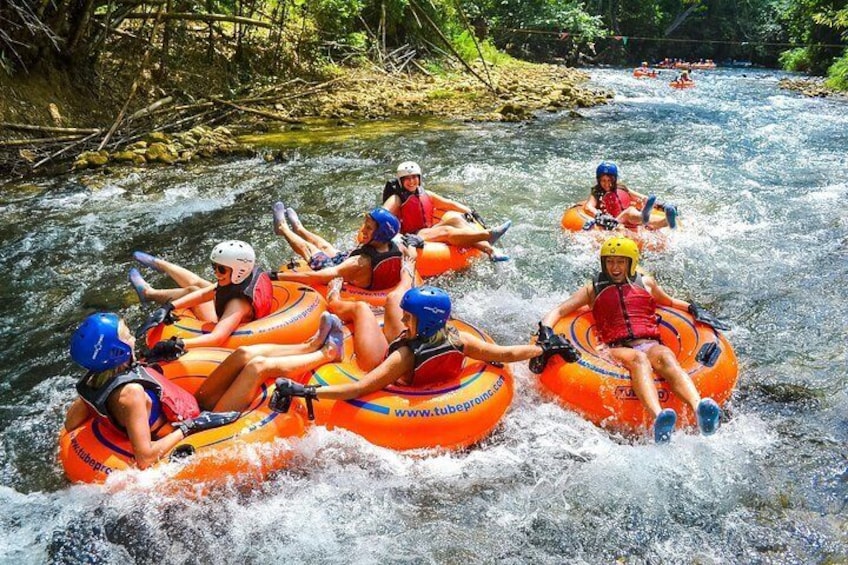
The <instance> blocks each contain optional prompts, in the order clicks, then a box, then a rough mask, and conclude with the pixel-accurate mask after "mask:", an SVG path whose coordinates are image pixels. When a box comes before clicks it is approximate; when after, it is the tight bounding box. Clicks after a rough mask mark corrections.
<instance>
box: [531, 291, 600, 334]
mask: <svg viewBox="0 0 848 565" xmlns="http://www.w3.org/2000/svg"><path fill="white" fill-rule="evenodd" d="M592 293H593V292H592V285H591V283H590V284H587V285H585V286H583V287H582V288H581V289H580V290H578V291H577V292H575V293H574V294H572V295H571V296H569V297H568V298H567V299H566V301H565V302H563V303H562V304H560V305H559V306H557V307H556V308H554V309H553V310H551V311H550V312H548V313H547V314H546V315H545V317H544V318H542V324H544V325H546V326H548V327H551V328H552V327H554V324H556V323H557V321H559V320H560V319H561V318H563V317H564V316H567V315H568V314H571V313H572V312H574V311H575V310H577V309H578V308H580V307H581V306H588V305H589V303H590V302H591V301H592Z"/></svg>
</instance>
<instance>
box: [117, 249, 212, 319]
mask: <svg viewBox="0 0 848 565" xmlns="http://www.w3.org/2000/svg"><path fill="white" fill-rule="evenodd" d="M138 255H139V253H135V254H134V256H136V260H139V261H140V262H141V263H143V264H145V265H148V266H150V267H151V268H154V269H158V270H159V271H162V272H163V273H165V274H166V275H168V276H169V277H171V279H173V281H174V282H175V283H177V284H178V285H179V286H180V288H169V289H157V288H154V287H152V286H150V285H147V286H146V287H145V288H144V289H143V290H142V292H140V293H139V296H142V295H143V296H144V298H145V299H147V300H152V301H154V302H156V303H159V304H164V303H165V302H168V301H169V300H170V301H174V300H177V299H178V298H182V297H183V296H185V295H187V294H189V293H191V292H194V291H195V290H198V289H201V288H207V287H210V286H212V285H213V284H215V283H212V282H209V281H207V280H206V279H204V278H202V277H200V276H199V275H196V274H194V273H193V272H191V271H189V270H188V269H186V268H185V267H181V266H179V265H177V264H176V263H171V262H170V261H166V260H164V259H160V258H159V257H153V256H149V255H147V254H146V253H142V254H141V255H143V256H144V260H143V261H142V260H141V259H139V257H138ZM142 281H143V280H142ZM133 284H134V286H136V290H137V291H138V289H139V285H137V284H135V283H133ZM145 284H146V283H145ZM192 311H193V312H194V314H195V315H196V316H197V317H198V318H199V319H201V320H204V321H208V322H217V321H218V315H217V314H216V313H215V305H214V304H213V303H212V302H205V303H203V304H198V305H197V306H194V307H192Z"/></svg>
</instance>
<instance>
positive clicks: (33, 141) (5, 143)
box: [0, 134, 96, 147]
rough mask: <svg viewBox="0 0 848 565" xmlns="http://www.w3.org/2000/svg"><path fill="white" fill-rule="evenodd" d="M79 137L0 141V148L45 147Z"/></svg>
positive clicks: (78, 136) (66, 136) (67, 136)
mask: <svg viewBox="0 0 848 565" xmlns="http://www.w3.org/2000/svg"><path fill="white" fill-rule="evenodd" d="M95 135H96V134H95ZM80 137H82V136H81V135H64V136H60V137H39V138H35V139H9V140H6V141H0V147H21V146H24V145H47V144H50V143H61V142H63V141H74V140H76V139H79V138H80Z"/></svg>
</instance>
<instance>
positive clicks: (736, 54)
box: [0, 0, 848, 88]
mask: <svg viewBox="0 0 848 565" xmlns="http://www.w3.org/2000/svg"><path fill="white" fill-rule="evenodd" d="M0 21H2V26H0V67H2V69H3V70H4V71H5V72H6V73H7V74H10V75H14V74H16V73H28V72H32V71H33V70H36V71H37V70H43V69H46V68H63V67H64V68H68V67H70V68H73V69H74V70H75V71H77V72H78V73H79V74H80V75H81V76H87V75H86V71H91V70H93V69H95V68H96V65H97V64H98V62H99V61H102V60H103V58H104V57H118V58H120V57H122V56H126V53H135V54H141V53H144V54H145V55H146V56H148V57H152V58H154V60H158V64H157V69H158V70H157V72H158V73H159V75H160V76H163V77H164V76H167V73H168V69H169V68H171V67H179V66H180V65H186V64H193V63H194V62H198V61H203V62H205V63H207V64H209V65H216V66H219V67H221V68H223V69H224V70H225V71H226V72H229V73H232V74H233V75H234V76H237V77H247V76H251V77H252V76H256V75H268V74H284V73H285V72H286V71H288V70H303V69H308V68H310V67H315V66H320V65H324V64H327V63H331V64H337V63H357V62H360V61H366V60H367V61H372V62H376V63H378V64H380V65H381V66H382V67H384V68H388V70H393V69H398V68H411V67H412V66H413V65H416V66H420V65H421V64H426V62H425V61H426V60H428V59H429V60H438V59H439V58H444V57H448V58H449V57H456V56H466V57H474V56H478V55H480V54H483V55H484V56H485V57H486V58H488V59H492V60H494V59H496V58H497V56H498V55H497V54H498V53H501V52H505V53H508V54H510V55H513V56H516V57H520V58H525V59H532V60H562V61H564V62H566V63H567V64H571V65H575V64H592V63H605V64H623V63H633V62H638V61H641V60H648V61H655V60H658V59H661V58H664V57H677V58H682V59H690V60H692V59H695V60H697V59H701V58H710V59H713V60H715V61H718V62H722V61H725V60H734V59H735V60H744V61H751V62H753V63H754V64H763V65H768V66H777V65H781V66H783V67H784V68H786V69H789V70H797V71H804V72H809V73H813V74H825V73H828V72H829V74H830V80H831V82H832V85H833V86H835V87H840V88H845V87H846V82H848V79H846V76H845V73H846V70H848V54H846V50H845V46H846V40H848V6H846V4H845V2H844V0H747V1H746V2H739V1H736V0H660V1H654V2H646V1H642V0H589V1H586V2H580V1H574V0H6V1H5V2H3V3H0Z"/></svg>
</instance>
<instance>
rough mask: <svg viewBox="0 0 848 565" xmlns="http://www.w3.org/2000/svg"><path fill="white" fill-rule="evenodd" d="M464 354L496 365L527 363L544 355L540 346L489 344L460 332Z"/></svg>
mask: <svg viewBox="0 0 848 565" xmlns="http://www.w3.org/2000/svg"><path fill="white" fill-rule="evenodd" d="M460 335H461V336H462V343H463V345H464V350H463V351H464V353H465V355H467V356H468V357H471V358H472V359H477V360H478V361H490V362H491V361H494V362H496V363H514V362H516V361H526V360H527V359H532V358H533V357H538V356H539V355H541V354H542V348H541V347H539V346H538V345H498V344H497V343H489V342H488V341H483V340H482V339H480V338H478V337H475V336H473V335H471V334H468V333H465V332H460Z"/></svg>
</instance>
